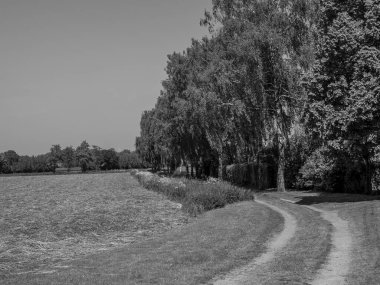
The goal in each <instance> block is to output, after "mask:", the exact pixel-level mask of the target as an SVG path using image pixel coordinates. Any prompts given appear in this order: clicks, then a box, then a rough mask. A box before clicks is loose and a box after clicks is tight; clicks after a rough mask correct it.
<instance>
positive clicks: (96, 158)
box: [91, 145, 102, 170]
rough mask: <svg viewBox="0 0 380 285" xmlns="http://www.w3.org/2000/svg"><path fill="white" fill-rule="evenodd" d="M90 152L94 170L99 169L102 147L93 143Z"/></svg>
mask: <svg viewBox="0 0 380 285" xmlns="http://www.w3.org/2000/svg"><path fill="white" fill-rule="evenodd" d="M91 154H92V157H93V164H94V168H95V169H96V170H99V169H100V166H101V164H102V149H101V148H100V147H98V146H96V145H93V146H92V149H91Z"/></svg>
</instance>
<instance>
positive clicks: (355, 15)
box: [136, 0, 380, 192]
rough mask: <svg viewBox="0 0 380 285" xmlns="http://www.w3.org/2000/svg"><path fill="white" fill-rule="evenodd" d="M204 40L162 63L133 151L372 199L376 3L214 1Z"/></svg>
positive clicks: (150, 158) (378, 74)
mask: <svg viewBox="0 0 380 285" xmlns="http://www.w3.org/2000/svg"><path fill="white" fill-rule="evenodd" d="M201 25H203V26H205V27H207V28H208V29H209V31H210V36H209V37H205V38H203V39H201V40H192V42H191V45H190V47H188V48H187V49H186V50H185V51H183V52H180V53H178V52H175V53H173V54H171V55H169V56H168V61H167V66H166V73H167V78H166V79H165V80H164V81H163V82H162V91H161V93H160V96H159V97H158V99H157V103H156V105H155V107H154V108H153V109H152V110H149V111H145V112H144V113H143V115H142V118H141V122H140V127H141V134H140V136H139V137H138V138H136V148H137V152H138V153H139V155H140V156H141V157H142V158H143V159H144V160H145V161H147V162H149V163H150V164H152V166H153V167H154V168H157V169H160V168H169V169H171V170H172V171H174V169H175V168H176V167H178V166H180V165H185V166H187V169H189V168H190V169H191V170H188V171H189V172H190V173H189V175H193V176H196V177H203V176H218V177H219V178H221V179H225V178H226V177H227V176H228V174H227V171H228V169H230V168H228V167H226V165H243V164H244V165H254V167H253V168H254V169H257V171H256V172H255V173H256V176H257V179H258V185H257V186H258V187H259V188H260V179H261V177H262V176H263V172H264V170H265V169H264V168H262V166H263V165H268V164H271V165H274V166H275V169H276V170H275V172H276V173H275V174H276V181H275V182H276V183H275V184H276V186H277V189H278V190H279V191H284V190H285V188H286V187H297V186H299V187H305V186H307V185H308V184H311V185H313V187H317V188H319V189H322V190H327V191H345V192H349V191H362V192H371V191H372V190H373V189H374V187H375V185H374V184H375V180H376V179H375V178H376V171H377V165H378V162H377V161H378V157H379V156H380V155H379V153H380V152H379V137H380V136H379V130H380V125H379V122H380V101H379V100H380V1H379V0H343V1H342V0H324V1H318V0H267V1H260V0H213V1H212V11H208V12H206V13H205V15H204V17H203V19H202V20H201Z"/></svg>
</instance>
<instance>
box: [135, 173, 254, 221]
mask: <svg viewBox="0 0 380 285" xmlns="http://www.w3.org/2000/svg"><path fill="white" fill-rule="evenodd" d="M131 174H132V175H134V176H135V177H136V178H137V179H138V181H139V182H140V183H141V184H142V185H143V186H144V187H145V188H147V189H150V190H154V191H156V192H160V193H163V194H165V195H166V196H167V197H168V198H169V199H172V200H174V201H177V202H180V203H181V204H182V209H183V210H184V211H185V212H187V213H189V214H191V215H194V216H196V215H198V214H200V213H203V212H205V211H209V210H213V209H218V208H222V207H224V206H226V205H227V204H232V203H236V202H239V201H246V200H253V199H254V195H253V193H252V191H250V190H247V189H242V188H238V187H236V186H233V185H231V184H230V183H227V182H222V181H218V180H209V181H207V182H204V181H198V180H187V179H178V178H167V177H159V176H157V175H154V174H152V173H150V172H146V171H144V172H140V171H132V172H131Z"/></svg>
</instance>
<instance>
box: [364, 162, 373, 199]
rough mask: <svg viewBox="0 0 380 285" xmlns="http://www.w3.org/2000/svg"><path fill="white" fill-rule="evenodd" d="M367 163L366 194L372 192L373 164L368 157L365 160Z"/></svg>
mask: <svg viewBox="0 0 380 285" xmlns="http://www.w3.org/2000/svg"><path fill="white" fill-rule="evenodd" d="M364 164H365V189H364V191H365V194H371V193H372V166H371V162H370V159H369V158H368V157H367V158H365V160H364Z"/></svg>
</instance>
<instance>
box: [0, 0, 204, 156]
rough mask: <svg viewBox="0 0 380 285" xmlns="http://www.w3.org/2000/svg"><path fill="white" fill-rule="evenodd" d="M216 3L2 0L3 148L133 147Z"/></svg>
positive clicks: (33, 151)
mask: <svg viewBox="0 0 380 285" xmlns="http://www.w3.org/2000/svg"><path fill="white" fill-rule="evenodd" d="M210 6H211V0H0V152H3V151H6V150H9V149H13V150H15V151H16V152H17V153H18V154H28V155H31V154H40V153H46V152H48V151H49V149H50V146H51V145H53V144H60V145H61V146H63V147H65V146H69V145H72V146H74V147H76V146H78V145H79V144H80V142H81V141H82V140H87V142H88V143H89V144H90V145H98V146H100V147H102V148H111V147H113V148H115V149H116V150H122V149H125V148H128V149H134V142H135V137H136V136H138V135H139V132H140V126H139V124H140V117H141V114H142V112H143V111H144V110H147V109H151V108H153V107H154V104H155V102H156V99H157V97H158V95H159V93H160V90H161V81H162V80H163V79H165V72H164V69H165V66H166V60H167V57H166V56H167V54H170V53H172V52H174V51H182V50H184V49H185V48H186V47H188V46H189V45H190V42H191V38H197V39H200V38H201V37H202V36H204V35H207V29H206V28H204V27H200V26H199V21H200V18H201V17H202V16H203V13H204V11H205V10H206V9H207V10H209V9H210Z"/></svg>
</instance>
